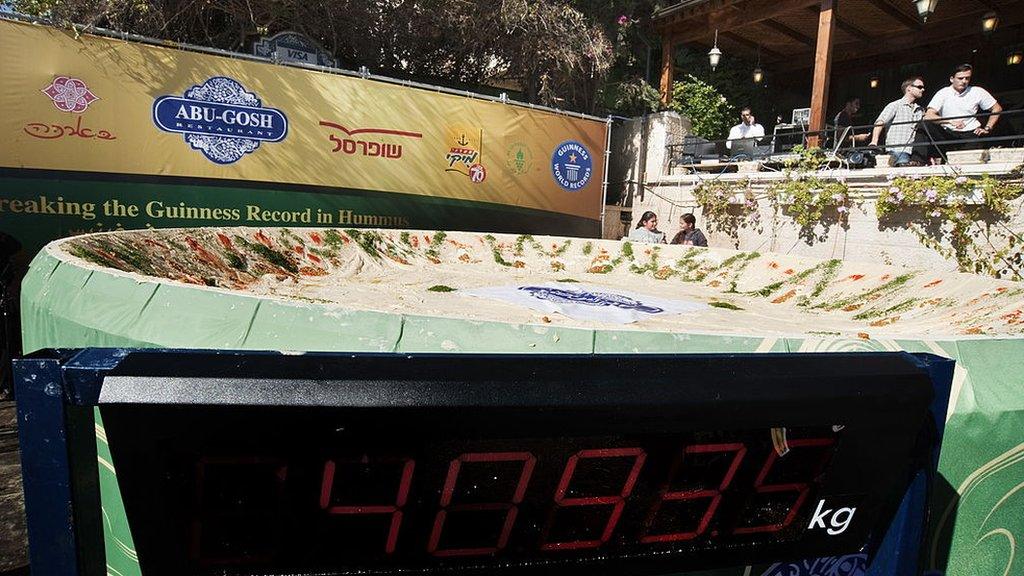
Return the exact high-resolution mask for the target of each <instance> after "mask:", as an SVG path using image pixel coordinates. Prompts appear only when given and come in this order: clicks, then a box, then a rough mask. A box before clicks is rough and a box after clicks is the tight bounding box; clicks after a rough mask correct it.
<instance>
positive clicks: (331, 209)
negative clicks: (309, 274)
mask: <svg viewBox="0 0 1024 576" xmlns="http://www.w3.org/2000/svg"><path fill="white" fill-rule="evenodd" d="M0 58H2V60H3V69H4V80H3V85H2V87H0V106H2V107H0V109H2V110H3V114H2V115H0V131H2V137H0V179H2V182H3V188H2V189H0V222H2V225H0V231H2V232H5V233H7V234H11V235H13V236H14V237H15V238H17V239H18V240H19V241H20V242H21V243H22V244H24V245H25V246H24V247H25V248H26V250H29V249H30V248H31V249H34V248H38V246H39V245H41V244H42V243H43V242H45V241H47V240H50V239H53V238H55V237H57V236H61V235H67V234H74V233H78V232H90V231H97V230H109V229H118V228H139V227H146V226H153V227H169V226H194V225H251V226H262V225H267V226H281V225H288V226H302V225H316V226H339V227H353V226H379V227H410V228H443V229H450V230H494V231H508V232H524V233H526V232H529V233H552V234H563V235H588V236H597V235H598V234H599V232H600V230H599V219H600V213H601V208H602V206H601V202H602V198H601V194H602V191H601V187H602V175H603V170H604V155H603V150H604V144H605V130H606V126H605V124H604V123H603V122H598V121H594V120H588V119H584V118H578V117H572V116H568V115H561V114H555V113H551V112H546V111H540V110H532V109H529V108H525V107H520V106H513V105H507V104H502V103H499V102H492V101H486V100H479V99H473V98H470V97H463V96H456V95H451V94H443V93H438V92H432V91H429V90H423V89H418V88H409V87H403V86H399V85H395V84H388V83H383V82H377V81H373V80H367V79H362V78H353V77H347V76H341V75H337V74H330V73H324V72H315V71H310V70H303V69H299V68H293V67H287V66H279V65H274V64H270V63H261V62H254V61H250V60H242V59H234V58H229V57H221V56H213V55H208V54H201V53H196V52H189V51H184V50H178V49H174V48H170V47H163V46H157V45H150V44H143V43H135V42H127V41H123V40H118V39H111V38H106V37H96V36H90V35H79V36H77V37H76V35H75V34H74V33H72V32H70V31H68V30H58V29H54V28H50V27H46V26H41V25H35V24H27V23H22V22H14V21H7V20H0ZM32 251H34V250H32Z"/></svg>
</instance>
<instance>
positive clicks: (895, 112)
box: [871, 76, 924, 166]
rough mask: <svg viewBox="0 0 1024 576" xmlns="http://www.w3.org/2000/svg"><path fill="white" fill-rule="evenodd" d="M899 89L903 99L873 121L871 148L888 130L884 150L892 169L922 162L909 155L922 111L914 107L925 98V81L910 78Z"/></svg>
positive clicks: (894, 101) (887, 106)
mask: <svg viewBox="0 0 1024 576" xmlns="http://www.w3.org/2000/svg"><path fill="white" fill-rule="evenodd" d="M900 87H901V88H902V90H903V97H902V98H900V99H899V100H893V101H892V102H889V103H888V104H887V105H886V106H885V108H883V109H882V113H881V114H879V115H878V119H877V120H875V128H874V130H873V131H872V133H871V145H872V146H878V139H879V137H880V136H881V135H882V129H883V128H887V130H886V133H885V149H886V151H888V152H889V154H890V155H891V157H892V165H893V166H914V165H916V166H920V165H922V164H924V162H923V161H922V160H921V159H919V158H911V154H912V152H913V146H912V145H913V143H914V137H915V133H916V131H917V125H918V121H919V120H921V118H922V117H923V116H924V108H922V107H921V105H920V104H918V103H917V101H918V100H920V99H921V98H922V97H923V96H924V80H923V79H922V78H921V77H920V76H912V77H910V78H907V79H906V80H904V81H903V84H901V85H900ZM902 122H907V124H901V123H902Z"/></svg>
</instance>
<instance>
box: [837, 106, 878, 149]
mask: <svg viewBox="0 0 1024 576" xmlns="http://www.w3.org/2000/svg"><path fill="white" fill-rule="evenodd" d="M859 111H860V98H857V97H854V98H850V99H849V100H847V101H846V104H845V105H844V106H843V109H842V110H840V111H839V113H838V114H836V117H835V118H833V119H832V124H834V125H835V127H836V138H840V137H842V136H843V132H844V131H845V128H846V127H847V126H853V125H854V121H853V117H854V116H856V115H857V112H859ZM869 138H871V134H870V133H869V132H868V131H864V133H863V134H860V133H857V131H855V130H850V131H849V133H848V134H847V136H846V141H845V142H843V145H844V146H846V145H850V146H856V145H857V144H858V143H861V144H863V143H864V142H867V141H868V139H869Z"/></svg>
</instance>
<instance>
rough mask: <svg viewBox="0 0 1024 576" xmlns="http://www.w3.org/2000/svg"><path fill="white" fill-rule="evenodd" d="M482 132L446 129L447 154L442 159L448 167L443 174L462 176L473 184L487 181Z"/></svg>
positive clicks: (457, 128) (459, 128)
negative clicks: (452, 173)
mask: <svg viewBox="0 0 1024 576" xmlns="http://www.w3.org/2000/svg"><path fill="white" fill-rule="evenodd" d="M483 141H484V131H483V130H477V131H473V130H466V129H463V128H461V127H454V128H449V129H448V142H449V145H448V147H447V148H448V152H446V153H445V155H444V159H445V161H446V162H447V163H448V166H447V167H446V168H445V169H444V171H445V172H454V173H456V174H462V175H463V176H466V177H468V178H469V181H470V182H472V183H474V184H480V183H481V182H483V181H484V180H486V179H487V169H486V168H484V165H483V149H484V145H483Z"/></svg>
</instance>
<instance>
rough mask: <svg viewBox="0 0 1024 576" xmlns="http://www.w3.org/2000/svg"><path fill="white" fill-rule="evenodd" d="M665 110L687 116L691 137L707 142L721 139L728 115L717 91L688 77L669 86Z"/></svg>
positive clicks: (727, 121)
mask: <svg viewBox="0 0 1024 576" xmlns="http://www.w3.org/2000/svg"><path fill="white" fill-rule="evenodd" d="M669 108H670V109H672V110H675V111H676V112H679V113H680V114H683V115H685V116H688V117H689V118H690V122H692V124H693V133H694V134H695V135H697V136H700V137H702V138H707V139H709V140H717V139H719V138H723V137H724V136H725V130H726V128H727V127H728V125H729V119H730V117H731V115H730V113H731V111H732V110H731V108H732V107H731V106H730V105H729V101H728V100H726V98H725V96H722V94H721V93H720V92H719V91H718V89H717V88H715V87H714V86H712V85H711V84H709V83H707V82H705V81H703V80H700V79H699V78H697V77H696V76H693V75H692V74H687V75H686V77H685V78H684V79H683V81H682V82H676V83H675V84H674V85H673V86H672V101H671V102H670V103H669Z"/></svg>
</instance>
